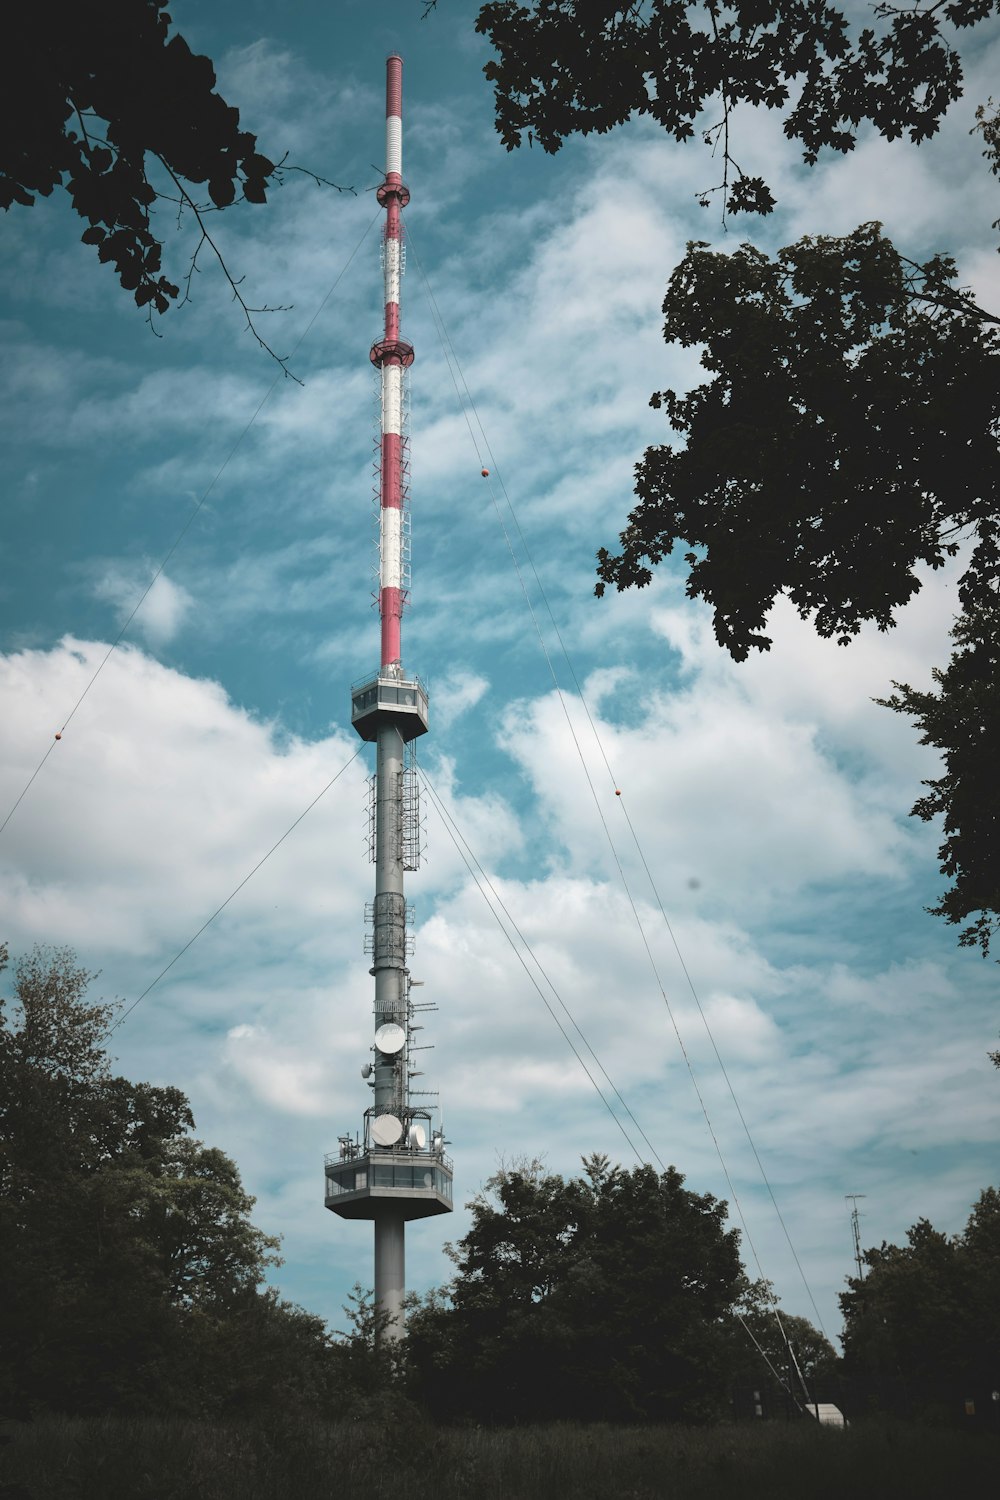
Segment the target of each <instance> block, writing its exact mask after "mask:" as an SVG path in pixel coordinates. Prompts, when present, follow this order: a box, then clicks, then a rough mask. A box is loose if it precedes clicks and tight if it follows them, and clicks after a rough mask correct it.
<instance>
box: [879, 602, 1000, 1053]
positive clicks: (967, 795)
mask: <svg viewBox="0 0 1000 1500" xmlns="http://www.w3.org/2000/svg"><path fill="white" fill-rule="evenodd" d="M984 592H985V591H984ZM952 637H953V638H954V640H955V642H956V650H955V651H954V653H953V654H952V658H951V661H950V662H949V664H948V666H947V668H946V669H945V670H944V671H939V670H938V669H937V668H934V669H933V672H932V674H931V675H932V676H933V678H934V682H935V683H936V685H937V688H938V691H937V692H936V693H935V692H919V691H917V690H916V689H914V688H912V687H911V686H910V685H909V683H905V682H894V683H893V687H894V688H895V689H896V692H895V693H894V694H893V695H892V697H891V698H887V699H879V700H878V701H879V702H882V703H883V704H884V706H885V707H886V708H892V709H895V710H896V712H897V713H904V714H907V715H909V716H910V717H911V718H913V719H914V720H915V722H916V724H917V727H918V728H919V729H920V731H921V735H920V743H921V744H922V745H933V746H934V747H935V748H936V749H938V750H940V751H941V753H942V756H943V759H944V767H945V774H944V775H943V776H941V777H938V778H936V779H935V780H931V781H925V782H924V785H925V786H926V787H927V788H928V791H927V793H926V795H925V796H923V797H920V798H918V800H917V801H916V803H914V806H913V812H914V814H915V815H916V816H917V817H919V818H922V819H923V820H924V822H929V821H930V820H931V819H932V818H935V817H938V816H940V817H941V818H942V819H943V826H944V832H945V839H944V842H943V843H942V845H941V847H940V849H939V850H938V858H939V860H940V861H941V869H942V872H943V873H944V874H945V875H947V876H948V877H949V879H950V880H951V881H952V882H953V883H952V886H951V888H950V889H949V890H947V891H946V892H945V894H944V895H943V896H942V898H941V900H940V902H939V903H938V905H937V906H935V907H932V908H931V911H932V912H933V914H934V915H935V916H939V917H944V918H945V919H946V921H948V922H954V923H959V922H967V921H968V919H969V917H975V920H974V921H972V922H969V925H968V926H967V927H965V928H963V930H962V932H961V933H960V934H959V939H958V940H959V942H960V943H961V944H963V946H965V947H972V946H973V945H974V944H978V946H979V947H980V949H981V950H982V952H983V954H984V955H985V954H987V953H988V952H989V946H990V939H991V938H992V937H993V936H994V935H995V933H996V932H997V930H998V928H1000V856H998V853H997V851H998V849H1000V780H998V777H997V774H996V752H997V746H998V745H1000V598H998V597H997V594H996V591H995V589H994V591H993V593H992V596H990V595H989V594H986V597H984V598H982V599H976V600H975V601H974V602H970V603H968V604H967V605H966V608H965V612H964V613H963V614H962V615H961V616H960V617H959V619H958V620H957V621H956V623H955V626H954V628H953V630H952ZM976 913H978V916H977V915H976ZM990 1058H991V1060H992V1061H994V1062H995V1063H996V1064H997V1066H1000V1053H990Z"/></svg>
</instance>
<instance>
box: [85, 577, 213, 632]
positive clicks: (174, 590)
mask: <svg viewBox="0 0 1000 1500" xmlns="http://www.w3.org/2000/svg"><path fill="white" fill-rule="evenodd" d="M147 568H148V572H147V573H146V576H145V578H144V577H143V576H142V575H141V574H139V573H137V572H136V571H135V570H134V569H128V570H126V569H123V568H122V567H120V566H112V567H109V568H108V569H107V570H106V571H105V572H104V573H103V574H102V575H101V576H100V577H99V578H98V579H97V581H96V582H95V584H94V597H95V598H97V599H103V600H104V601H105V602H106V603H108V604H113V605H114V607H115V611H116V613H117V615H118V619H119V623H120V624H122V625H124V624H125V622H126V621H127V620H129V619H130V618H131V617H132V614H133V611H136V613H135V620H134V628H135V629H136V630H137V631H138V633H139V634H140V635H142V636H144V637H145V639H146V640H147V641H148V642H149V644H150V645H151V646H154V647H157V648H159V647H162V646H166V645H167V644H168V643H169V642H170V641H172V640H173V638H174V636H175V635H177V633H178V631H179V630H180V629H181V628H182V626H183V625H184V622H185V620H186V618H187V616H188V614H189V613H190V610H191V606H192V605H193V604H194V600H193V598H192V597H191V595H190V594H189V593H188V591H187V589H186V588H185V587H184V586H183V584H179V583H175V582H174V580H173V579H172V578H168V577H167V575H166V573H158V574H156V576H155V577H154V578H153V581H152V583H149V582H148V579H149V575H150V574H152V573H153V572H154V565H153V564H152V563H149V564H147ZM144 594H145V597H143V595H144ZM140 600H141V601H142V602H141V603H140ZM137 606H138V609H137Z"/></svg>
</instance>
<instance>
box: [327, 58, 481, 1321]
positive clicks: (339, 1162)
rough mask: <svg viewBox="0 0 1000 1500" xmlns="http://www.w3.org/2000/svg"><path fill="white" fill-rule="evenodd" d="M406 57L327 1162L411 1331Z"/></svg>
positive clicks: (431, 1153) (416, 847)
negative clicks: (365, 1058) (337, 1094)
mask: <svg viewBox="0 0 1000 1500" xmlns="http://www.w3.org/2000/svg"><path fill="white" fill-rule="evenodd" d="M402 103H403V60H402V58H401V57H397V56H392V57H390V58H388V59H387V61H386V121H385V137H386V149H385V155H386V161H385V180H384V182H383V183H382V184H381V185H380V187H379V189H378V201H379V203H380V204H382V206H383V208H384V209H385V225H384V228H383V232H382V271H383V277H384V285H385V321H384V326H383V331H382V337H381V338H380V339H377V340H376V342H375V343H374V344H373V345H372V348H371V354H370V359H371V362H372V364H373V365H374V366H375V368H376V369H377V370H378V372H379V382H380V388H381V411H382V417H381V437H380V443H379V450H378V459H377V462H376V473H377V477H378V489H377V498H378V508H379V595H378V600H379V615H380V618H381V627H382V649H381V664H380V666H379V669H378V671H377V672H375V673H370V674H369V675H368V676H367V677H365V678H363V679H362V680H361V681H360V682H357V683H355V684H354V686H353V687H352V689H351V722H352V724H353V725H354V728H355V729H356V730H357V732H358V734H359V735H360V736H361V738H362V739H363V740H365V741H367V742H368V743H370V744H373V745H374V746H375V774H374V776H373V777H372V778H371V781H370V783H369V799H370V800H369V854H370V857H371V859H372V861H373V863H374V865H375V900H374V902H373V903H372V904H371V906H370V907H369V908H368V909H367V912H366V915H367V917H368V920H369V922H370V923H371V926H372V931H371V933H369V934H368V937H367V939H366V943H365V948H366V951H367V952H369V953H371V955H372V967H371V969H370V971H369V972H370V973H371V974H372V976H373V978H374V980H375V1035H374V1040H373V1045H372V1053H373V1061H372V1062H368V1063H365V1064H364V1066H363V1068H362V1069H361V1076H362V1077H363V1078H364V1079H365V1080H366V1081H367V1083H368V1086H369V1088H371V1090H372V1095H373V1097H372V1102H371V1104H370V1105H369V1107H368V1108H367V1109H366V1110H365V1111H364V1126H363V1132H362V1133H361V1134H356V1135H355V1136H354V1137H353V1138H352V1137H351V1135H350V1134H349V1133H348V1134H346V1135H343V1136H341V1137H340V1149H339V1151H337V1152H335V1153H332V1154H331V1155H329V1156H327V1158H326V1199H325V1201H326V1207H327V1208H329V1209H330V1210H331V1211H332V1212H333V1213H335V1214H339V1215H340V1216H341V1218H344V1219H372V1220H373V1221H374V1225H375V1307H376V1311H377V1313H378V1314H380V1336H381V1337H383V1338H386V1339H398V1338H400V1337H401V1336H402V1334H403V1295H404V1292H405V1286H406V1275H405V1238H404V1236H405V1225H406V1222H407V1220H409V1219H422V1218H426V1217H428V1216H429V1215H431V1214H442V1213H450V1212H451V1208H452V1164H451V1162H450V1160H449V1159H448V1157H447V1156H446V1155H445V1151H444V1148H445V1144H446V1143H445V1139H444V1128H443V1125H442V1124H441V1122H440V1114H439V1112H437V1113H438V1120H437V1123H436V1124H435V1118H434V1117H435V1113H436V1110H435V1106H434V1105H424V1104H420V1103H416V1102H415V1101H416V1100H417V1099H420V1098H427V1099H433V1098H436V1096H435V1095H433V1094H431V1093H430V1092H429V1091H426V1090H414V1089H412V1088H411V1079H412V1078H413V1077H416V1076H419V1074H418V1072H417V1070H415V1069H413V1068H412V1067H411V1055H412V1053H413V1052H414V1051H416V1050H417V1047H416V1043H415V1040H414V1038H415V1033H416V1032H418V1031H420V1030H421V1029H422V1028H421V1027H420V1026H418V1025H417V1024H416V1023H415V1020H414V1017H415V1015H416V1014H417V1013H418V1012H421V1011H426V1010H434V1009H435V1007H434V1006H433V1005H416V1004H414V1002H413V999H412V997H411V989H412V988H413V987H415V986H416V984H417V981H416V980H413V979H411V977H410V971H409V969H408V967H407V959H408V957H409V952H410V937H409V933H408V930H407V929H408V924H409V922H410V919H411V913H410V910H409V908H408V907H407V904H406V897H405V894H404V890H403V876H404V872H407V871H410V870H415V869H416V868H417V867H418V866H419V863H420V853H421V822H420V806H419V797H418V784H417V779H416V772H415V767H414V764H413V758H412V743H413V741H414V740H415V739H417V737H418V736H419V735H422V734H426V732H427V692H426V689H425V688H424V685H423V683H422V682H421V681H420V679H419V678H418V677H415V676H407V674H406V673H405V672H404V670H403V662H402V641H401V622H402V615H403V609H404V607H405V605H406V603H407V601H408V584H409V569H408V557H409V488H408V478H409V439H408V437H407V432H406V414H407V409H408V403H407V400H406V383H407V379H408V374H407V372H408V370H409V368H410V366H411V365H412V363H413V345H412V344H408V343H407V342H406V341H405V340H404V339H403V338H402V337H401V333H400V282H401V278H402V273H403V270H404V260H405V256H404V241H403V225H402V217H401V211H402V209H403V208H405V206H406V204H407V203H408V202H409V201H410V194H409V190H408V189H407V188H406V186H405V185H404V183H403V176H402V171H403V164H402V145H403V143H402V135H403V126H402Z"/></svg>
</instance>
